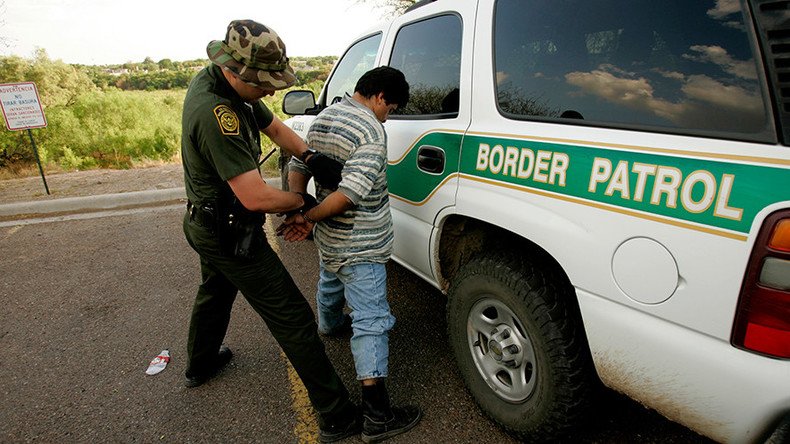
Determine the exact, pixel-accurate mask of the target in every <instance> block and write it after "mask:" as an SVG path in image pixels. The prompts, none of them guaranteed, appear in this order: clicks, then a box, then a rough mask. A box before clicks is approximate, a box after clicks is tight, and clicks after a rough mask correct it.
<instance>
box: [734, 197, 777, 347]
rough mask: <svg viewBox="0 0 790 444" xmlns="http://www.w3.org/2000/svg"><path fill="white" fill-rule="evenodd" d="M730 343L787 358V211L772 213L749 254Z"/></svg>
mask: <svg viewBox="0 0 790 444" xmlns="http://www.w3.org/2000/svg"><path fill="white" fill-rule="evenodd" d="M732 344H733V345H734V346H736V347H739V348H742V349H745V350H750V351H753V352H755V353H759V354H763V355H766V356H771V357H775V358H790V211H779V212H776V213H773V214H771V215H770V216H768V218H767V219H766V220H765V223H764V224H763V226H762V229H760V233H759V234H758V235H757V242H756V243H755V245H754V249H753V250H752V256H751V257H750V258H749V265H748V266H747V268H746V276H745V278H744V282H743V287H742V288H741V295H740V300H739V301H738V310H737V311H736V315H735V327H734V328H733V334H732Z"/></svg>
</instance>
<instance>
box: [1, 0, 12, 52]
mask: <svg viewBox="0 0 790 444" xmlns="http://www.w3.org/2000/svg"><path fill="white" fill-rule="evenodd" d="M6 9H7V8H6V5H5V0H0V28H3V27H5V15H6ZM0 46H4V47H6V48H8V47H9V46H11V42H10V41H9V39H8V37H6V36H5V35H2V34H0Z"/></svg>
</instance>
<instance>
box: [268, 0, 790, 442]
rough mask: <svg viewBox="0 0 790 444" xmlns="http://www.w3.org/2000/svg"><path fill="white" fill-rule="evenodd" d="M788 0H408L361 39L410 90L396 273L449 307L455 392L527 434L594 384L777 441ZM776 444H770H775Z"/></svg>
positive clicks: (786, 286) (304, 95) (342, 66)
mask: <svg viewBox="0 0 790 444" xmlns="http://www.w3.org/2000/svg"><path fill="white" fill-rule="evenodd" d="M788 4H790V2H788V1H760V0H753V1H748V2H746V1H738V0H695V1H688V0H666V1H655V0H479V1H472V0H455V1H446V0H439V1H434V2H430V1H422V2H419V3H418V4H417V5H416V7H414V8H412V9H411V10H410V11H408V12H406V13H405V14H403V15H402V16H401V17H398V18H396V19H394V20H392V21H391V22H388V23H384V24H382V25H380V26H378V27H375V28H373V29H371V30H370V31H369V32H367V33H365V34H364V35H362V36H361V37H360V38H359V39H358V40H356V41H355V42H354V43H353V44H352V45H351V46H350V47H349V48H348V50H347V51H346V52H345V53H344V55H343V56H342V57H341V59H340V60H339V61H338V62H337V64H336V66H335V68H334V69H333V71H332V74H331V76H330V78H329V80H328V81H327V83H326V85H325V87H324V90H323V92H322V93H321V96H320V97H319V98H318V101H317V104H316V103H315V100H314V98H313V97H312V94H311V93H309V92H305V91H301V92H299V91H297V92H292V93H290V94H289V95H288V96H286V98H285V100H284V105H283V107H284V110H285V111H286V112H287V113H289V114H291V115H294V116H295V117H293V118H292V119H289V121H288V123H289V125H290V126H291V127H292V128H293V129H294V130H295V131H297V132H298V133H299V134H300V135H302V136H305V134H306V132H307V130H308V129H309V126H310V123H311V122H312V120H313V118H314V115H315V114H316V113H317V112H320V110H321V109H323V108H325V107H326V106H329V105H330V104H331V103H333V102H334V101H336V100H337V98H339V97H341V96H342V95H343V94H345V93H349V92H352V90H353V88H354V85H355V84H356V81H357V79H358V78H359V77H360V76H361V75H362V74H363V73H364V72H366V71H368V70H369V69H371V68H373V67H376V66H379V65H389V66H392V67H395V68H398V69H399V70H401V71H403V72H404V74H405V75H406V79H407V80H408V81H409V83H410V85H411V99H410V101H409V104H408V106H407V107H405V108H404V109H402V110H400V109H399V110H398V111H397V114H396V115H391V116H390V119H389V121H388V122H387V123H386V124H385V127H386V130H387V134H388V151H389V165H388V169H387V175H388V180H389V191H390V197H391V200H390V203H391V207H392V213H393V219H394V224H395V260H396V261H397V262H399V263H400V264H402V265H403V266H404V267H406V268H407V269H409V270H411V271H412V272H414V273H415V274H416V275H418V276H420V277H421V278H423V279H425V280H426V281H428V282H430V283H432V284H433V285H435V286H436V287H437V288H439V289H441V290H442V291H444V292H446V293H447V295H448V309H447V316H448V328H449V337H450V342H451V344H452V346H453V351H454V353H455V356H456V360H457V363H458V367H459V369H460V372H461V374H462V375H463V377H464V379H465V381H466V384H467V386H468V388H469V390H470V392H471V393H472V394H473V395H474V397H475V399H476V400H477V402H478V404H479V405H480V407H481V408H482V410H484V411H485V412H486V413H487V414H488V415H489V416H490V417H491V418H492V419H493V420H495V421H496V422H498V423H499V424H501V425H502V426H503V427H505V428H507V429H509V430H511V431H512V432H514V433H516V434H519V435H521V436H524V437H528V438H530V439H540V440H553V439H557V438H561V437H562V436H563V435H565V434H566V433H567V432H568V431H569V430H570V429H571V428H572V427H573V425H574V424H575V423H577V422H578V419H579V416H580V415H583V414H584V411H585V407H586V406H587V404H588V400H589V397H590V396H589V395H590V392H591V388H592V387H593V386H594V385H595V383H596V381H597V380H600V381H602V382H603V383H604V384H605V385H606V386H608V387H611V388H613V389H615V390H618V391H620V392H622V393H625V394H627V395H628V396H630V397H632V398H634V399H636V400H638V401H639V402H641V403H643V404H645V405H647V406H649V407H651V408H653V409H656V410H658V411H659V412H661V413H662V414H664V415H665V416H667V417H668V418H670V419H672V420H674V421H677V422H679V423H682V424H684V425H686V426H687V427H689V428H691V429H693V430H696V431H698V432H699V433H702V434H704V435H706V436H708V437H710V438H712V439H714V440H718V441H722V442H758V441H765V440H772V441H775V442H779V441H782V440H788V439H790V147H788V144H789V143H790V119H788V115H789V114H788V113H790V11H789V10H788V9H787V8H788ZM785 442H786V441H785Z"/></svg>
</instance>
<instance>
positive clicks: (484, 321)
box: [466, 296, 538, 403]
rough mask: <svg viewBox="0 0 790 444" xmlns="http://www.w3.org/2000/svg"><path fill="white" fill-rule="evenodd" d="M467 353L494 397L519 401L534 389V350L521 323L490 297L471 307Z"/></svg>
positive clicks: (467, 328)
mask: <svg viewBox="0 0 790 444" xmlns="http://www.w3.org/2000/svg"><path fill="white" fill-rule="evenodd" d="M466 332H467V340H468V343H469V351H470V353H471V355H472V359H473V360H474V363H475V366H476V367H477V371H478V372H479V373H480V376H481V377H482V378H483V380H484V381H485V382H486V384H488V386H489V387H491V389H492V390H493V391H494V393H496V395H497V396H498V397H500V398H502V399H504V400H505V401H508V402H514V403H516V402H523V401H525V400H526V399H528V398H529V397H530V396H531V395H532V392H533V391H534V389H535V385H536V382H537V377H538V374H537V368H536V363H535V349H534V348H533V346H532V341H530V339H529V336H528V335H527V333H526V330H525V329H524V326H523V325H522V323H521V321H520V320H519V319H518V317H517V316H516V315H515V313H513V311H512V310H511V309H510V308H508V307H507V305H505V304H504V303H502V302H500V301H499V300H497V299H494V298H493V297H491V296H488V297H484V298H483V299H481V300H480V301H478V302H477V303H475V305H474V306H473V307H472V309H471V310H470V311H469V316H468V319H467V323H466Z"/></svg>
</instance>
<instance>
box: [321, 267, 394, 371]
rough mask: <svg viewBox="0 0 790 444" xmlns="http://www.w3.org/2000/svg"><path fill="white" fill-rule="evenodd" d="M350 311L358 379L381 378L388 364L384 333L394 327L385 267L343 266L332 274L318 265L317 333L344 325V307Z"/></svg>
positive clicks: (385, 334)
mask: <svg viewBox="0 0 790 444" xmlns="http://www.w3.org/2000/svg"><path fill="white" fill-rule="evenodd" d="M345 303H348V306H349V308H350V309H351V322H352V323H351V327H352V329H353V330H354V335H353V336H352V337H351V354H353V355H354V365H355V367H356V371H357V379H359V380H362V379H371V378H383V377H386V376H387V366H388V364H389V337H388V335H387V332H388V331H389V330H390V329H391V328H392V327H393V326H394V325H395V316H392V314H391V313H390V306H389V303H388V302H387V269H386V267H385V265H384V264H376V263H361V264H351V265H345V266H343V267H341V268H340V270H338V272H337V273H333V272H331V271H329V270H327V269H326V267H324V264H323V262H321V271H320V275H319V279H318V292H317V293H316V306H317V307H318V331H320V332H321V333H330V332H332V331H334V330H336V329H338V328H340V327H341V326H342V324H343V306H344V305H345Z"/></svg>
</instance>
